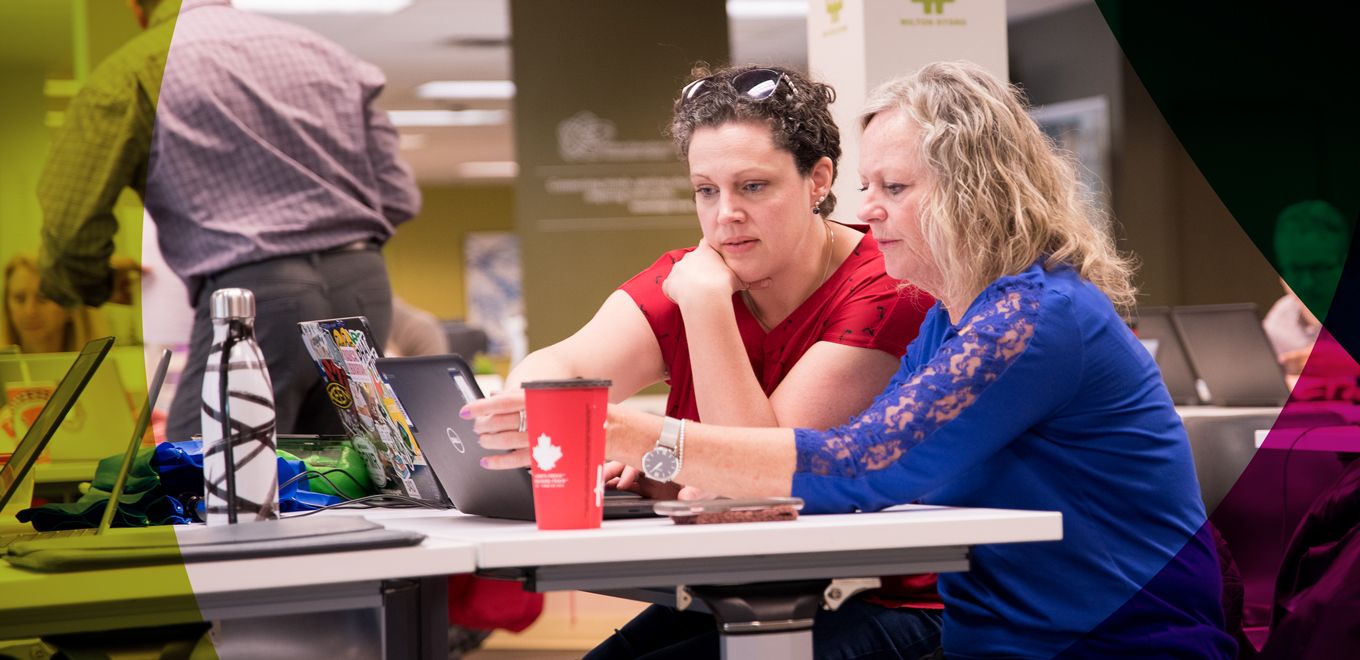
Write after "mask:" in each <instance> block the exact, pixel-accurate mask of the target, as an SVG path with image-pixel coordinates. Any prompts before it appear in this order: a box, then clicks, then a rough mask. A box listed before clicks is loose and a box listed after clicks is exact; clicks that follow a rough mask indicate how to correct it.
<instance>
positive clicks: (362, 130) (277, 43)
mask: <svg viewBox="0 0 1360 660" xmlns="http://www.w3.org/2000/svg"><path fill="white" fill-rule="evenodd" d="M171 33H173V42H172V40H171V38H170V37H171ZM385 82H386V81H385V79H384V77H383V74H382V72H381V71H379V70H378V69H377V68H376V67H374V66H372V65H370V64H367V63H365V62H362V61H359V60H358V59H356V58H354V57H353V56H351V55H350V54H348V53H346V52H345V51H344V50H342V49H341V48H340V47H339V46H336V45H335V44H332V43H331V42H329V41H326V40H324V39H322V38H321V37H318V36H317V35H315V34H313V33H311V32H308V31H307V30H304V29H302V28H299V27H297V26H294V25H290V24H288V23H284V22H280V21H276V20H273V19H269V18H266V17H263V16H258V15H255V14H250V13H247V12H241V11H237V10H236V9H234V8H232V7H231V4H230V2H229V0H184V1H183V5H182V7H180V6H179V3H176V2H172V1H168V0H167V1H166V2H163V3H162V5H161V6H160V7H158V8H157V9H156V11H155V13H153V14H152V16H151V20H150V25H149V27H148V29H147V30H146V32H144V33H143V34H141V35H139V36H138V37H137V38H135V39H133V40H132V41H130V42H129V43H128V44H126V45H125V46H124V47H123V48H121V49H120V50H119V51H118V52H116V53H114V54H113V55H111V56H110V57H109V58H108V59H107V60H106V61H104V62H103V63H101V64H100V66H99V67H98V68H97V69H96V70H95V72H94V73H93V75H92V76H91V77H90V80H89V82H88V84H87V85H86V86H85V87H84V88H83V89H82V90H81V92H80V93H79V94H78V95H77V97H76V98H75V99H74V100H73V101H72V103H71V106H70V107H69V108H68V110H67V113H66V125H65V126H64V127H63V130H62V132H61V134H60V135H59V136H58V138H57V140H56V142H55V144H54V145H53V149H52V155H51V157H50V159H49V162H48V164H47V167H46V169H45V170H44V172H43V177H42V180H41V182H40V184H39V191H38V193H39V201H40V203H41V204H42V206H43V211H44V226H43V259H42V261H43V268H44V272H43V288H44V290H46V291H47V293H48V295H49V296H51V297H52V298H53V299H55V300H57V301H59V302H62V303H64V304H75V303H76V302H85V303H86V304H96V305H97V304H100V303H103V302H104V301H105V300H107V299H108V296H109V294H110V286H111V278H110V276H109V269H108V256H109V254H110V253H111V252H112V250H113V243H112V238H113V235H114V233H115V232H116V231H117V229H118V223H117V220H116V219H115V218H114V216H113V213H112V209H113V204H114V201H115V200H116V198H117V196H118V192H119V191H120V190H122V189H123V188H124V187H127V186H131V187H132V188H133V189H135V190H137V192H139V193H140V194H141V195H142V199H143V200H144V203H145V207H146V210H147V212H148V213H149V214H150V215H151V217H152V218H153V219H154V220H155V221H156V223H157V226H158V228H159V234H160V248H161V252H162V253H163V254H164V256H165V260H166V262H167V263H168V264H169V265H170V267H171V268H172V269H173V270H174V271H175V272H176V273H177V274H178V275H179V276H180V277H183V278H189V277H192V276H197V275H207V274H211V273H216V272H219V271H222V270H225V269H228V268H232V267H235V266H240V265H243V264H247V263H252V262H256V261H262V260H265V259H270V258H273V257H279V256H287V255H296V254H306V253H311V252H318V251H323V250H327V249H330V248H335V247H339V246H342V245H347V244H350V243H353V242H355V241H361V240H377V241H386V240H387V239H388V238H390V237H391V236H392V234H393V233H394V231H395V228H396V225H397V224H398V223H400V222H403V221H405V220H408V219H410V218H411V217H412V216H414V215H415V214H416V212H418V211H419V208H420V193H419V190H418V189H417V188H416V186H415V182H414V180H413V178H412V176H411V172H410V170H409V169H408V168H407V167H406V166H405V165H404V164H403V163H401V162H400V161H399V160H398V158H397V133H396V130H395V129H394V128H393V127H392V124H391V123H390V122H389V121H388V119H387V115H386V114H385V113H384V112H382V111H381V110H378V109H377V108H376V107H374V102H375V100H376V99H377V97H378V95H379V94H380V93H381V91H382V89H383V86H384V84H385ZM158 97H159V102H157V98H158ZM153 118H154V122H153Z"/></svg>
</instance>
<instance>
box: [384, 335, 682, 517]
mask: <svg viewBox="0 0 1360 660" xmlns="http://www.w3.org/2000/svg"><path fill="white" fill-rule="evenodd" d="M378 371H379V372H381V373H382V375H383V377H384V378H385V379H387V382H388V384H389V385H391V386H392V389H393V390H395V391H396V394H397V397H398V398H400V399H401V403H402V407H404V408H405V409H406V410H407V412H409V413H410V415H411V425H412V429H413V430H414V431H415V436H416V442H418V443H420V449H421V452H422V453H423V454H424V455H425V457H426V460H427V461H429V464H430V469H431V470H433V471H434V474H435V477H436V478H437V479H438V480H439V484H440V486H442V487H443V489H444V492H445V493H447V495H448V498H449V501H450V503H451V504H453V506H454V507H455V508H457V509H458V510H459V511H462V512H463V513H470V514H473V515H478V516H486V517H489V518H511V519H514V520H533V519H534V490H533V484H532V483H531V481H530V476H529V471H528V470H488V469H486V468H483V467H482V466H481V464H480V461H481V458H482V457H483V456H488V455H492V454H501V453H504V452H501V451H492V450H487V449H483V448H482V446H481V444H479V443H478V442H477V432H476V431H474V430H473V429H472V424H473V421H472V420H470V419H463V418H462V417H459V416H458V411H459V410H460V409H461V408H462V407H463V404H464V403H466V402H468V401H473V400H476V399H480V398H482V396H483V395H482V391H481V389H480V388H479V387H478V386H477V381H476V379H475V378H473V375H472V368H471V367H469V366H468V364H467V362H466V361H465V360H463V358H462V357H459V356H457V355H430V356H421V357H401V358H382V359H380V360H378ZM654 503H655V501H654V500H648V499H643V498H641V497H638V496H637V495H635V494H633V493H627V492H617V494H610V495H608V496H606V497H605V499H604V517H605V518H606V519H617V518H640V517H652V516H655V515H656V513H655V512H654V511H653V510H652V505H653V504H654Z"/></svg>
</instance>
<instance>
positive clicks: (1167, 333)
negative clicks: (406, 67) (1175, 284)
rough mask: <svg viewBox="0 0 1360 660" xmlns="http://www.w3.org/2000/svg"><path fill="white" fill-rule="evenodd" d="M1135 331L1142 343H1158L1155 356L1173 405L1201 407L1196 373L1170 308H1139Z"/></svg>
mask: <svg viewBox="0 0 1360 660" xmlns="http://www.w3.org/2000/svg"><path fill="white" fill-rule="evenodd" d="M1136 327H1137V330H1138V338H1139V339H1140V340H1143V341H1145V342H1146V341H1155V342H1156V347H1157V350H1156V352H1155V353H1153V359H1155V360H1156V361H1157V367H1158V368H1159V369H1161V371H1162V382H1163V383H1166V391H1167V392H1168V393H1170V394H1171V401H1172V402H1173V403H1175V404H1176V405H1178V406H1191V405H1195V404H1197V403H1199V402H1200V401H1199V394H1197V393H1196V388H1195V372H1194V370H1193V369H1192V368H1191V366H1190V359H1189V358H1188V357H1186V355H1185V347H1184V346H1183V345H1182V344H1181V339H1180V336H1179V335H1178V334H1177V333H1176V326H1175V324H1174V323H1173V322H1172V321H1171V310H1170V309H1169V308H1167V307H1143V308H1140V309H1139V310H1138V323H1137V326H1136ZM1145 345H1146V344H1145Z"/></svg>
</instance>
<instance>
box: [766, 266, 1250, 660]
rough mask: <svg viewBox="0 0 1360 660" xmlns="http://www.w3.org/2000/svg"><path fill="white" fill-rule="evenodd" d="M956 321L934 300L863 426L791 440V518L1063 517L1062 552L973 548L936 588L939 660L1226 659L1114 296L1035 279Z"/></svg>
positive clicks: (1200, 545) (1177, 467) (1203, 546)
mask: <svg viewBox="0 0 1360 660" xmlns="http://www.w3.org/2000/svg"><path fill="white" fill-rule="evenodd" d="M961 318H963V319H964V321H963V323H962V324H961V326H954V325H952V324H951V323H950V321H949V315H948V313H947V312H946V311H945V309H944V307H943V306H942V305H940V304H936V306H935V307H934V308H933V309H931V310H930V312H929V313H928V314H927V315H926V320H925V322H924V323H923V324H922V326H921V333H920V335H919V336H918V338H917V339H916V341H914V342H912V344H911V345H910V346H909V347H908V349H907V355H906V356H905V357H903V359H902V367H901V369H900V370H898V372H897V375H896V376H894V377H893V379H892V381H891V382H890V383H889V384H888V387H887V389H886V390H885V391H884V392H883V394H881V395H879V397H878V399H877V400H875V401H874V403H873V405H871V406H870V407H869V409H868V410H866V411H865V412H864V413H862V414H860V415H859V416H858V418H856V419H852V420H851V421H850V422H849V423H848V424H847V425H845V426H842V427H840V428H836V429H831V430H828V431H813V430H807V429H799V430H798V431H797V432H796V441H797V449H798V465H797V470H796V472H795V474H794V478H793V494H794V495H796V496H798V497H802V498H803V499H804V500H805V501H806V511H807V512H846V511H852V510H855V509H859V510H862V511H875V510H878V509H882V508H884V507H888V506H891V505H895V504H901V503H906V502H914V501H920V502H923V503H927V504H941V505H951V506H970V507H995V508H1007V509H1031V510H1047V511H1060V512H1062V515H1063V540H1062V541H1060V542H1052V543H1017V544H997V545H987V546H979V547H977V548H975V549H974V551H973V554H972V567H971V570H970V571H968V572H966V573H946V574H943V575H941V576H940V593H941V596H942V597H943V598H944V602H945V625H944V647H945V651H946V652H947V653H948V654H949V657H951V658H954V657H962V658H968V657H989V656H1002V657H1024V658H1031V657H1032V658H1046V657H1053V656H1055V655H1058V654H1060V653H1064V652H1065V654H1066V655H1070V656H1086V655H1090V656H1092V657H1095V656H1098V655H1102V654H1104V653H1105V652H1107V651H1111V650H1119V649H1122V650H1123V651H1124V652H1127V651H1128V650H1129V649H1131V648H1133V649H1138V652H1139V654H1140V655H1148V656H1151V655H1156V654H1157V652H1158V651H1159V650H1161V651H1162V652H1164V653H1168V654H1171V655H1177V656H1180V655H1183V654H1185V653H1186V652H1189V651H1193V652H1194V654H1195V655H1196V656H1197V657H1231V656H1233V655H1235V645H1234V643H1233V642H1232V640H1231V638H1230V637H1228V636H1227V635H1226V634H1225V633H1223V632H1222V627H1223V624H1222V618H1223V615H1222V607H1221V605H1220V598H1219V596H1220V590H1221V581H1220V577H1219V571H1218V562H1217V558H1216V555H1215V553H1214V549H1213V543H1212V541H1211V540H1209V539H1210V538H1211V537H1209V536H1207V532H1205V531H1204V530H1202V529H1201V528H1202V527H1203V526H1204V525H1205V515H1204V508H1203V505H1202V504H1201V502H1200V496H1199V489H1198V487H1197V485H1196V480H1195V471H1194V465H1193V464H1192V462H1191V455H1190V447H1189V442H1188V441H1187V439H1186V435H1185V428H1184V427H1183V426H1182V425H1181V421H1180V417H1179V416H1178V415H1177V414H1176V411H1175V408H1174V407H1173V405H1172V402H1171V398H1170V396H1169V395H1168V394H1167V392H1166V387H1165V386H1164V385H1163V384H1162V380H1161V377H1160V374H1159V372H1158V370H1157V366H1156V364H1155V363H1154V362H1153V360H1152V358H1151V356H1150V355H1149V354H1148V352H1147V351H1146V350H1145V349H1144V348H1143V347H1142V346H1141V345H1140V344H1139V343H1138V340H1137V339H1136V338H1135V337H1134V336H1133V334H1132V333H1131V332H1130V331H1129V329H1128V328H1127V326H1125V325H1124V323H1123V321H1122V320H1121V319H1120V318H1119V315H1118V314H1117V313H1116V312H1115V310H1114V307H1113V306H1112V305H1111V304H1110V301H1109V299H1108V298H1106V297H1105V295H1104V294H1103V293H1101V292H1100V290H1099V289H1097V288H1096V287H1095V286H1094V285H1092V284H1091V283H1090V282H1087V281H1085V280H1082V279H1081V278H1080V277H1079V276H1078V275H1077V274H1076V273H1075V271H1073V270H1072V269H1071V268H1068V267H1066V266H1057V267H1055V268H1054V269H1053V270H1051V271H1046V270H1044V268H1042V267H1041V266H1039V265H1038V264H1036V265H1034V266H1031V267H1030V268H1029V269H1028V270H1026V271H1024V272H1023V273H1020V274H1019V275H1014V276H1007V277H1003V278H1001V279H999V280H997V281H995V282H993V283H992V284H991V285H990V286H988V287H987V289H986V290H984V291H983V292H982V293H981V294H980V295H979V296H978V297H977V299H976V300H975V301H974V302H973V304H972V306H970V307H969V308H968V310H967V312H966V313H965V314H964V315H963V316H962V317H961ZM1154 578H1155V579H1154ZM1149 645H1151V646H1149Z"/></svg>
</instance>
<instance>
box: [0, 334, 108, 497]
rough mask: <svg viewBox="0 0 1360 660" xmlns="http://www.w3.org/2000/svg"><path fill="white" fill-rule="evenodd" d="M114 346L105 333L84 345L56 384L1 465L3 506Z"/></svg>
mask: <svg viewBox="0 0 1360 660" xmlns="http://www.w3.org/2000/svg"><path fill="white" fill-rule="evenodd" d="M111 347H113V338H112V337H104V338H102V339H95V340H93V341H91V342H90V343H88V344H86V345H85V349H84V350H82V351H81V352H80V355H78V356H76V360H75V363H73V364H72V365H71V368H70V369H69V370H67V372H66V376H65V377H63V378H62V379H61V382H60V383H58V384H57V388H56V390H55V391H53V392H52V396H51V397H50V398H48V400H47V404H46V405H45V406H43V409H42V412H40V413H38V416H37V418H35V419H34V420H33V425H32V426H30V427H29V429H28V432H27V433H25V434H24V438H23V439H22V440H20V441H19V445H18V446H17V447H15V448H14V454H13V455H12V456H10V459H9V462H8V463H5V465H4V467H3V468H0V507H2V506H4V505H5V504H6V503H7V502H8V501H9V498H10V496H11V495H13V493H14V490H15V485H16V484H18V483H19V480H21V479H23V478H24V476H25V475H27V474H28V471H29V469H30V468H32V467H33V462H34V461H35V460H37V458H38V454H39V453H40V452H42V450H43V447H44V446H46V445H47V441H48V440H49V439H51V437H52V434H53V433H55V432H56V430H57V426H58V425H60V424H61V420H62V419H64V418H65V417H66V413H68V412H70V410H71V406H72V405H74V404H75V401H76V397H78V396H80V392H81V391H82V390H84V389H85V385H86V384H87V383H89V382H90V377H91V376H93V375H94V371H95V369H97V368H99V363H100V362H102V361H103V360H104V356H105V355H107V354H108V352H109V349H110V348H111Z"/></svg>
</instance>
